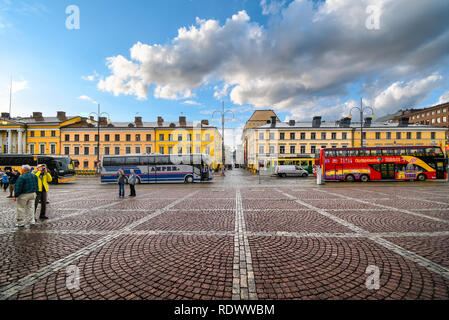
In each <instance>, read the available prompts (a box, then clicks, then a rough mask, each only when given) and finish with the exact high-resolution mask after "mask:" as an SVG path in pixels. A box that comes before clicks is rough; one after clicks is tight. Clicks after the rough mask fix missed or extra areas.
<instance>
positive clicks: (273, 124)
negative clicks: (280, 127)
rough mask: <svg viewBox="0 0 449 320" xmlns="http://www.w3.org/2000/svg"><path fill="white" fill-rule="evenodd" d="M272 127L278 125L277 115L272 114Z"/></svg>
mask: <svg viewBox="0 0 449 320" xmlns="http://www.w3.org/2000/svg"><path fill="white" fill-rule="evenodd" d="M271 127H272V128H274V127H276V116H271Z"/></svg>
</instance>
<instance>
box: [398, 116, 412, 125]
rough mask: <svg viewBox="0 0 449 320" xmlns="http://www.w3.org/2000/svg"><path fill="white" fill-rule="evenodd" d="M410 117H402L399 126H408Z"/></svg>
mask: <svg viewBox="0 0 449 320" xmlns="http://www.w3.org/2000/svg"><path fill="white" fill-rule="evenodd" d="M408 120H409V118H408V117H402V118H400V119H399V124H398V127H408Z"/></svg>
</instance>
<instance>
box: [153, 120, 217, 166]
mask: <svg viewBox="0 0 449 320" xmlns="http://www.w3.org/2000/svg"><path fill="white" fill-rule="evenodd" d="M155 134H156V141H155V143H156V149H155V152H156V153H160V154H189V153H203V154H207V155H209V156H210V157H211V159H212V161H213V164H212V165H213V168H217V167H218V166H220V165H221V163H222V151H221V149H222V141H221V139H222V137H221V134H220V133H219V132H218V130H217V128H216V127H214V126H211V125H209V122H208V121H207V120H202V121H200V122H187V121H186V117H179V121H178V122H164V120H163V119H162V117H158V121H157V124H156V127H155Z"/></svg>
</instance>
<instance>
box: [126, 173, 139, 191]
mask: <svg viewBox="0 0 449 320" xmlns="http://www.w3.org/2000/svg"><path fill="white" fill-rule="evenodd" d="M130 173H131V174H130V175H129V177H128V183H129V193H130V194H129V196H130V197H135V196H136V183H137V175H136V174H135V173H134V170H133V169H131V170H130Z"/></svg>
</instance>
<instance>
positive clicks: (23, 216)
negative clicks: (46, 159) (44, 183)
mask: <svg viewBox="0 0 449 320" xmlns="http://www.w3.org/2000/svg"><path fill="white" fill-rule="evenodd" d="M38 190H39V187H38V181H37V177H36V176H35V175H34V174H32V173H31V167H30V166H29V165H27V164H25V165H23V166H22V175H21V176H19V177H18V178H17V181H16V183H15V187H14V201H17V211H16V227H19V228H23V227H25V225H26V224H29V225H34V224H36V219H35V218H34V211H33V207H34V202H35V197H36V192H37V191H38Z"/></svg>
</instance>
